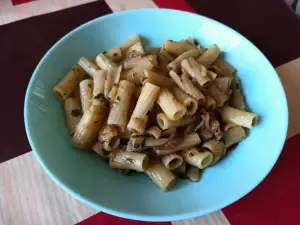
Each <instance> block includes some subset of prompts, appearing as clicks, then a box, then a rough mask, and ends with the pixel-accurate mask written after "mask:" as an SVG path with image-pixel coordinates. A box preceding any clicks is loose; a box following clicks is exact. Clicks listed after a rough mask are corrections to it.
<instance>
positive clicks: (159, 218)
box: [24, 8, 288, 222]
mask: <svg viewBox="0 0 300 225" xmlns="http://www.w3.org/2000/svg"><path fill="white" fill-rule="evenodd" d="M145 11H147V12H153V13H155V12H157V11H160V12H165V13H179V14H181V15H182V16H195V17H199V18H201V19H202V20H206V21H209V22H210V23H214V24H217V25H221V26H223V27H225V28H226V29H228V30H230V31H231V32H232V33H234V34H235V35H237V36H238V37H239V38H242V39H244V40H245V41H246V42H247V43H248V44H249V45H251V46H252V48H254V49H255V51H257V52H258V53H260V54H261V55H262V56H263V57H264V58H265V59H266V63H267V64H269V66H271V68H272V69H273V72H274V73H275V74H276V75H277V76H274V82H277V83H278V84H279V87H280V90H278V91H280V92H281V93H282V94H283V97H284V98H283V102H282V105H283V106H284V108H285V110H284V112H285V115H284V118H283V119H284V120H285V123H284V129H283V130H282V131H281V132H282V133H283V137H285V138H284V139H283V140H282V143H281V145H280V146H279V147H280V149H281V150H280V151H278V152H277V155H276V157H274V159H273V161H270V166H269V168H268V169H267V170H266V172H265V173H264V174H263V176H262V178H261V180H259V181H258V182H257V184H256V185H254V186H251V187H248V188H247V189H246V191H244V192H242V193H239V194H237V195H236V197H235V198H232V199H231V200H230V201H228V200H226V201H222V202H220V203H219V204H215V205H214V206H213V207H209V208H206V209H204V210H201V211H197V212H190V213H186V212H184V213H179V214H174V215H167V216H166V215H162V216H152V215H143V214H134V213H128V212H123V211H121V210H115V209H111V208H107V207H104V206H102V205H100V204H96V203H93V202H92V201H93V200H92V199H89V198H87V197H84V196H82V195H81V194H79V193H76V192H75V191H73V190H72V188H71V187H69V186H67V185H66V184H65V183H64V181H63V180H60V179H59V178H58V177H56V175H55V174H54V173H53V172H52V171H51V169H49V167H48V166H47V165H46V163H45V162H44V161H43V160H42V158H41V156H40V153H39V151H38V150H37V147H36V146H35V143H34V141H33V138H32V135H31V132H30V128H29V127H30V124H29V122H28V121H29V120H28V107H27V106H28V102H29V98H30V97H29V96H30V92H31V90H32V86H33V83H34V81H35V79H36V78H37V73H38V71H39V70H40V67H41V65H42V64H43V63H44V61H45V60H46V59H47V57H48V56H49V55H50V54H51V53H52V52H53V51H54V49H56V48H57V46H59V45H60V44H61V43H62V42H63V41H65V40H67V39H68V38H70V37H71V36H72V35H74V34H75V33H76V32H79V31H80V30H81V29H83V28H85V27H87V26H89V25H91V24H93V23H97V22H101V21H102V20H106V19H108V18H111V17H116V16H123V15H128V14H135V13H139V12H145ZM24 121H25V130H26V135H27V138H28V141H29V144H30V147H31V148H32V151H33V153H34V155H35V157H36V158H37V159H38V161H39V163H40V164H41V166H42V168H43V169H44V170H45V171H46V173H47V174H48V175H49V176H50V177H51V179H52V180H54V181H55V183H56V184H58V185H59V186H60V187H62V188H63V189H64V190H65V191H66V192H67V193H69V194H71V195H72V196H73V197H75V198H76V199H78V200H80V201H81V202H83V203H84V204H86V205H88V206H90V207H92V208H94V209H97V210H99V211H101V212H105V213H108V214H111V215H114V216H118V217H122V218H126V219H133V220H140V221H153V222H161V221H176V220H185V219H190V218H194V217H199V216H203V215H206V214H209V213H212V212H215V211H217V210H220V209H222V208H224V207H226V206H229V205H231V204H232V203H234V202H236V201H238V200H239V199H241V198H243V197H244V196H245V195H247V194H248V193H249V192H251V191H252V190H254V189H255V188H256V187H257V186H258V185H259V184H260V183H261V182H262V181H263V180H264V179H265V178H266V177H267V175H268V174H269V173H270V171H271V170H272V168H273V167H274V165H275V163H276V162H277V160H278V157H279V155H280V153H281V152H282V149H283V146H284V143H285V140H286V136H287V130H288V103H287V98H286V93H285V91H284V88H283V85H282V83H281V81H280V78H279V76H278V74H277V72H276V70H275V69H274V67H273V66H272V64H271V63H270V62H269V60H268V59H267V57H266V56H265V55H264V54H263V53H262V52H261V51H260V50H259V49H258V48H257V47H256V46H255V45H254V44H253V43H252V42H251V41H249V40H248V39H247V38H246V37H244V36H243V35H242V34H240V33H239V32H237V31H235V30H234V29H232V28H230V27H228V26H227V25H225V24H223V23H221V22H219V21H217V20H214V19H211V18H208V17H206V16H203V15H199V14H196V13H191V12H186V11H182V10H174V9H162V8H143V9H133V10H126V11H121V12H115V13H111V14H107V15H104V16H100V17H98V18H95V19H93V20H91V21H88V22H86V23H84V24H82V25H80V26H78V27H77V28H75V29H73V30H71V31H70V32H68V33H67V34H66V35H64V36H63V37H62V38H60V39H59V40H58V41H57V42H56V43H55V44H54V45H53V46H52V47H51V48H50V49H49V50H48V51H47V52H46V54H45V55H44V56H43V58H42V59H41V60H40V61H39V63H38V65H37V67H36V68H35V70H34V72H33V74H32V76H31V78H30V81H29V84H28V86H27V90H26V95H25V101H24Z"/></svg>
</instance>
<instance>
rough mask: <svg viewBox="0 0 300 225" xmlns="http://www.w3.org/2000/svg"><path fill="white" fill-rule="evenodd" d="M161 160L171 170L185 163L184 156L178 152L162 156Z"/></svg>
mask: <svg viewBox="0 0 300 225" xmlns="http://www.w3.org/2000/svg"><path fill="white" fill-rule="evenodd" d="M161 161H162V163H163V164H164V165H165V167H166V168H167V169H169V170H174V169H177V168H178V167H180V166H181V164H182V163H183V159H182V157H181V156H180V155H177V154H176V153H172V154H169V155H164V156H162V157H161Z"/></svg>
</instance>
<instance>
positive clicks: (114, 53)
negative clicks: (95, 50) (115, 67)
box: [106, 46, 123, 62]
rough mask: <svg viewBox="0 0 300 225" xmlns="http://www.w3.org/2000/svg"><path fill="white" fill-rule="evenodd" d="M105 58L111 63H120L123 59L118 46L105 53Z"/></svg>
mask: <svg viewBox="0 0 300 225" xmlns="http://www.w3.org/2000/svg"><path fill="white" fill-rule="evenodd" d="M106 55H107V57H108V58H110V59H111V60H112V61H113V62H120V61H121V59H122V58H123V53H122V49H121V48H120V47H119V46H116V47H114V48H111V49H110V50H109V51H108V52H107V53H106Z"/></svg>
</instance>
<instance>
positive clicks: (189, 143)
mask: <svg viewBox="0 0 300 225" xmlns="http://www.w3.org/2000/svg"><path fill="white" fill-rule="evenodd" d="M200 143H201V139H200V137H199V135H198V134H197V133H196V132H192V133H190V134H188V135H186V136H185V137H184V139H183V141H182V142H181V143H180V144H178V146H176V147H175V148H170V149H158V148H157V149H155V150H154V151H155V153H156V154H157V155H168V154H171V153H174V152H178V151H179V150H182V149H186V148H191V147H194V146H196V145H199V144H200Z"/></svg>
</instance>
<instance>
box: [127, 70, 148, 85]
mask: <svg viewBox="0 0 300 225" xmlns="http://www.w3.org/2000/svg"><path fill="white" fill-rule="evenodd" d="M144 78H145V75H144V69H143V68H142V67H135V68H132V69H130V70H128V71H126V72H125V79H126V80H129V81H131V82H133V83H135V84H136V85H140V84H142V83H143V80H144Z"/></svg>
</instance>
